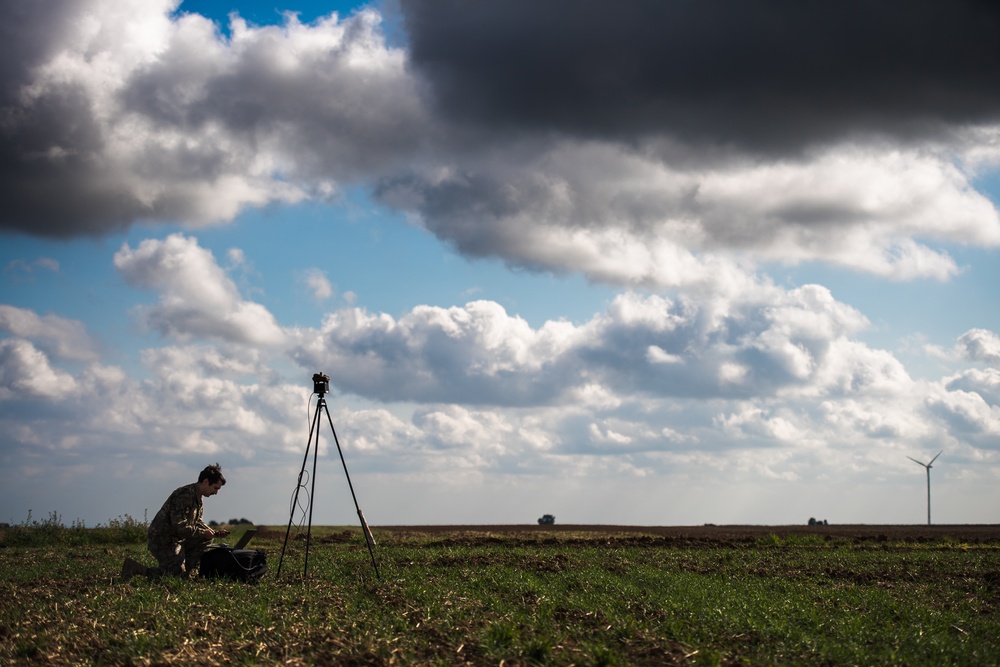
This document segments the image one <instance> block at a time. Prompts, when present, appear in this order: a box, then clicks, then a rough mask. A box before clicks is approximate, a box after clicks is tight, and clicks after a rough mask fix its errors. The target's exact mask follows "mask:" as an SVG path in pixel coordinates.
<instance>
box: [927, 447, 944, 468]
mask: <svg viewBox="0 0 1000 667" xmlns="http://www.w3.org/2000/svg"><path fill="white" fill-rule="evenodd" d="M942 453H944V450H943V449H942V450H941V451H940V452H938V453H937V454H936V455H935V456H934V458H932V459H931V463H934V462H935V461H937V457H938V456H941V454H942ZM931 463H928V464H927V465H928V466H930V464H931Z"/></svg>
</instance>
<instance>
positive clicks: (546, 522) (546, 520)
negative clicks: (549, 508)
mask: <svg viewBox="0 0 1000 667" xmlns="http://www.w3.org/2000/svg"><path fill="white" fill-rule="evenodd" d="M555 522H556V518H555V517H554V516H552V515H551V514H543V515H542V518H541V519H539V520H538V525H539V526H551V525H552V524H554V523H555Z"/></svg>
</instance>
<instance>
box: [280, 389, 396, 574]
mask: <svg viewBox="0 0 1000 667" xmlns="http://www.w3.org/2000/svg"><path fill="white" fill-rule="evenodd" d="M313 387H314V388H313V393H315V394H317V395H319V400H318V401H317V402H316V412H315V413H314V414H313V419H312V423H311V424H310V426H309V440H308V442H307V443H306V453H305V456H304V457H303V458H302V469H301V470H299V483H298V486H296V487H295V496H294V497H293V498H292V509H291V512H290V514H289V516H288V528H287V529H286V530H285V543H284V544H283V545H282V546H281V558H280V559H279V560H278V573H277V575H276V576H278V577H280V576H281V565H282V563H283V562H284V560H285V547H287V546H288V536H289V534H290V533H291V531H292V520H293V518H294V516H295V508H296V507H297V505H298V502H299V491H301V490H302V488H303V484H302V477H303V475H305V472H306V463H307V462H308V461H309V450H310V449H312V450H313V461H312V477H311V478H310V484H311V486H310V489H309V523H308V527H307V528H306V556H305V563H304V564H303V566H302V576H303V577H305V576H306V574H307V573H308V571H309V543H310V540H311V538H312V509H313V503H312V501H313V498H314V497H315V491H316V459H317V456H318V454H319V423H320V415H321V413H322V412H325V413H326V420H327V422H329V424H330V431H332V432H333V441H334V442H335V443H336V444H337V452H338V453H339V454H340V462H341V464H343V466H344V475H346V477H347V487H348V488H349V489H350V490H351V498H353V499H354V508H355V509H356V510H357V511H358V518H359V519H360V520H361V529H362V530H363V531H364V534H365V542H366V543H367V544H368V555H369V556H371V559H372V565H373V566H374V568H375V576H377V577H378V578H380V579H381V578H382V575H381V574H380V573H379V571H378V563H377V562H376V561H375V551H374V546H375V538H374V537H372V532H371V530H370V529H369V528H368V522H367V521H365V515H364V514H363V513H362V512H361V508H360V507H359V506H358V497H357V496H356V495H355V494H354V485H353V484H351V475H350V473H349V472H347V462H346V461H345V460H344V450H342V449H341V448H340V440H338V439H337V430H336V429H335V428H333V419H332V418H331V417H330V409H329V408H328V407H327V405H326V398H324V395H325V394H326V393H327V392H328V391H330V378H329V376H327V375H322V374H320V373H317V374H316V375H313ZM313 434H315V435H316V446H315V448H313Z"/></svg>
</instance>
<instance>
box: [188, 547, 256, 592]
mask: <svg viewBox="0 0 1000 667" xmlns="http://www.w3.org/2000/svg"><path fill="white" fill-rule="evenodd" d="M265 574H267V555H266V554H265V553H264V552H263V551H261V550H260V549H234V548H232V547H230V546H227V545H225V544H220V545H218V546H213V547H210V548H209V549H208V550H207V551H205V553H204V554H203V555H202V557H201V576H203V577H205V578H207V579H219V578H223V577H228V578H230V579H235V580H237V581H247V582H250V583H256V582H257V581H258V580H259V579H260V578H261V577H263V576H264V575H265Z"/></svg>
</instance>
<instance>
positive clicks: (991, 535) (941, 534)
mask: <svg viewBox="0 0 1000 667" xmlns="http://www.w3.org/2000/svg"><path fill="white" fill-rule="evenodd" d="M372 529H373V530H374V531H376V532H380V533H383V534H385V533H389V534H401V535H405V534H427V535H441V536H442V537H445V536H455V535H466V536H470V537H471V536H473V535H485V536H489V535H496V536H505V537H518V536H523V537H527V538H533V539H540V538H541V539H544V538H545V537H553V538H560V537H563V538H565V537H571V536H572V537H584V538H586V537H588V536H590V537H593V538H599V537H602V536H613V537H619V538H620V537H659V538H673V539H677V540H698V541H708V542H725V543H732V542H746V541H755V540H757V539H760V538H763V537H767V536H770V535H774V536H777V537H779V538H784V537H790V536H801V535H817V536H820V537H824V538H826V537H828V538H830V539H833V538H839V539H849V540H850V539H853V540H856V541H869V540H872V541H889V540H906V541H916V542H924V541H932V540H942V539H950V540H954V541H958V542H966V543H972V544H978V543H1000V524H961V525H932V526H926V525H919V524H918V525H866V524H847V525H825V526H821V525H817V526H808V525H794V526H757V525H741V526H716V525H703V526H611V525H578V524H556V525H549V526H539V525H531V524H524V525H518V524H511V525H480V526H473V525H469V526H464V525H457V526H373V527H372Z"/></svg>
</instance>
